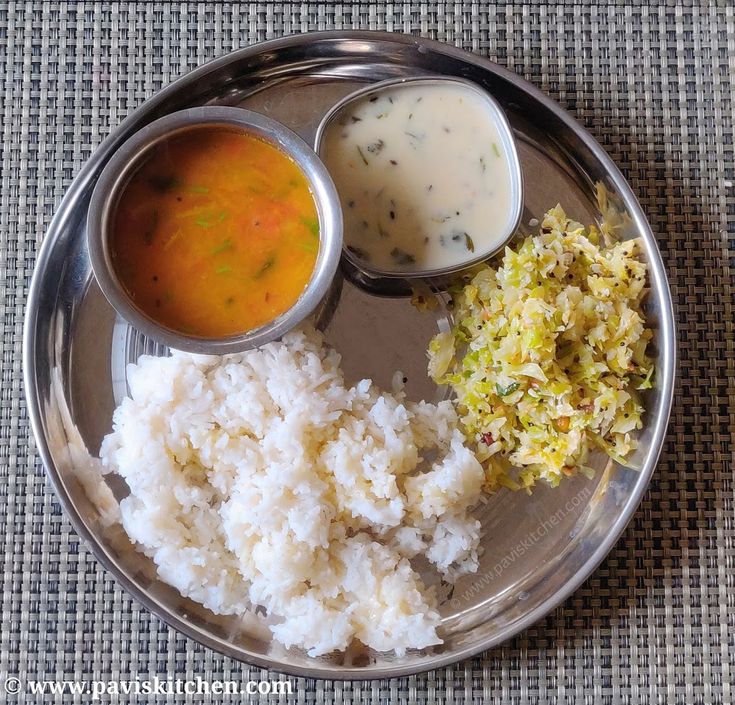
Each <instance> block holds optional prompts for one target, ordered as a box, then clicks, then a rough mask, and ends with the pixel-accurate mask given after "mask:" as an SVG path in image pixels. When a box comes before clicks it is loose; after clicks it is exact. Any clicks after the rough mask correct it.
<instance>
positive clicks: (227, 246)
mask: <svg viewBox="0 0 735 705" xmlns="http://www.w3.org/2000/svg"><path fill="white" fill-rule="evenodd" d="M231 249H232V240H230V239H229V238H227V240H225V241H224V242H223V243H222V244H221V245H217V247H215V248H214V249H213V250H212V254H213V255H218V254H220V253H221V252H227V250H231Z"/></svg>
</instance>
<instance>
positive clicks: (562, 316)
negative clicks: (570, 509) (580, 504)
mask: <svg viewBox="0 0 735 705" xmlns="http://www.w3.org/2000/svg"><path fill="white" fill-rule="evenodd" d="M639 250H640V244H639V242H638V241H637V240H628V241H625V242H618V243H613V242H610V241H609V238H608V236H607V234H603V233H601V232H600V230H598V228H597V227H595V226H590V227H589V228H587V229H585V228H584V227H583V226H582V225H581V224H580V223H576V222H574V221H571V220H569V219H568V218H567V216H566V214H565V213H564V211H563V210H562V208H561V207H560V206H557V207H556V208H553V209H552V210H550V211H549V212H548V213H547V214H546V216H545V217H544V220H543V222H542V223H541V227H540V233H539V235H536V236H533V237H528V238H526V239H525V240H524V241H523V242H522V243H521V244H520V245H519V246H517V247H516V248H514V249H511V248H506V250H505V252H504V254H503V255H502V258H500V257H499V258H497V259H496V260H495V261H494V262H493V263H491V264H490V265H481V266H480V267H479V268H476V269H474V270H473V271H472V273H471V275H470V276H471V279H468V278H467V277H465V279H464V281H463V282H461V283H459V284H458V285H457V286H455V287H453V288H452V289H450V293H451V295H452V302H453V306H454V326H453V328H452V330H451V332H449V333H440V334H439V335H437V336H435V337H434V338H433V339H432V341H431V342H430V344H429V374H430V375H431V377H432V378H433V379H434V380H435V381H436V382H437V383H440V384H448V385H450V386H451V387H452V389H453V390H454V392H455V394H456V397H457V405H458V409H459V412H460V417H461V421H462V425H463V428H464V432H465V435H466V436H467V439H468V441H469V442H474V444H475V448H476V454H477V457H478V459H479V460H480V461H481V462H482V463H483V466H484V467H485V472H486V479H487V481H486V486H487V489H488V490H491V491H492V490H494V489H497V488H498V487H499V486H506V487H511V488H512V489H519V488H530V487H532V486H533V485H534V484H535V482H536V481H537V480H539V479H543V480H545V481H547V482H548V483H550V484H551V485H552V486H556V485H557V484H558V483H559V482H560V480H561V479H562V478H563V477H564V476H568V475H573V474H575V473H576V472H583V473H585V474H587V475H588V474H589V473H590V469H589V467H588V466H587V461H588V455H589V452H590V450H591V449H594V448H600V449H602V450H604V451H605V452H606V453H607V454H608V455H609V456H610V457H612V458H613V459H615V460H616V461H623V459H624V458H625V457H626V456H628V455H629V454H630V452H631V451H632V450H633V449H634V448H635V447H636V444H637V441H636V437H635V432H636V431H637V430H639V429H640V428H641V427H642V422H641V415H642V414H643V406H642V403H641V400H640V397H639V393H638V390H641V389H647V388H650V387H651V386H652V383H653V382H652V376H653V362H652V361H651V359H649V357H648V356H647V355H646V347H647V345H648V342H649V341H650V340H651V338H652V333H651V331H650V330H649V329H648V328H647V327H646V325H645V319H644V315H643V312H642V310H641V302H642V300H643V298H644V296H645V294H646V265H645V263H644V262H642V261H640V260H639V259H638V255H639ZM513 468H515V469H516V470H515V471H513Z"/></svg>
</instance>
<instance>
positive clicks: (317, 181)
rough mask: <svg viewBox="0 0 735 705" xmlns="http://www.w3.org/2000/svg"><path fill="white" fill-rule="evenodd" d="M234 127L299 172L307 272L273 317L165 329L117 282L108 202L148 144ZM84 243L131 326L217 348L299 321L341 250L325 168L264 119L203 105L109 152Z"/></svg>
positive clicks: (327, 281) (198, 347)
mask: <svg viewBox="0 0 735 705" xmlns="http://www.w3.org/2000/svg"><path fill="white" fill-rule="evenodd" d="M213 126H214V127H228V128H237V129H240V130H243V131H244V132H247V133H249V134H252V135H254V136H256V137H259V138H260V139H263V140H265V141H266V142H269V143H270V144H272V145H273V146H274V147H276V148H277V149H279V150H280V151H281V152H283V153H284V154H286V155H287V156H288V157H290V158H291V159H293V161H294V162H295V163H296V164H297V165H298V167H299V168H300V169H301V171H302V172H303V173H304V175H305V176H306V179H307V181H308V183H309V187H310V189H311V192H312V195H313V196H314V201H315V203H316V208H317V214H318V218H319V252H318V253H317V258H316V262H315V264H314V271H313V272H312V275H311V279H310V280H309V282H308V284H307V285H306V288H305V289H304V291H303V292H302V294H301V296H300V297H299V298H298V300H297V301H296V303H294V305H293V306H292V307H291V308H290V309H288V310H287V311H285V312H284V313H282V314H281V315H280V316H278V317H277V318H275V319H274V320H272V321H270V322H268V323H266V324H264V325H262V326H259V327H257V328H254V329H252V330H250V331H246V332H243V333H240V334H237V335H232V336H228V337H216V338H215V337H212V338H209V337H201V336H193V335H186V334H184V333H181V332H179V331H176V330H172V329H170V328H168V327H166V326H164V325H162V324H161V323H159V322H158V321H156V320H155V319H153V318H151V317H150V316H148V315H147V314H146V313H144V312H143V311H142V310H141V309H139V308H138V307H137V306H136V305H135V303H134V302H133V300H132V299H131V298H130V296H129V295H128V293H127V291H126V290H125V288H124V287H123V285H122V283H121V282H120V280H119V278H118V276H117V273H116V271H115V267H114V265H113V263H112V258H111V252H110V234H111V231H112V223H113V217H114V214H115V209H116V207H117V204H118V202H119V200H120V196H121V194H122V193H123V191H124V189H125V188H126V186H127V184H128V183H129V181H130V179H131V177H132V176H133V174H134V173H135V172H136V170H137V169H138V168H140V166H141V165H142V163H143V160H144V159H145V157H146V155H147V154H148V153H149V150H150V149H151V148H152V147H153V146H155V145H156V144H158V143H160V142H162V141H164V140H167V139H170V138H171V137H172V136H174V135H177V134H181V133H183V132H186V131H188V130H195V129H201V128H204V127H213ZM87 246H88V250H89V257H90V260H91V263H92V270H93V272H94V276H95V278H96V279H97V283H98V284H99V286H100V289H102V292H103V294H104V295H105V297H106V298H107V300H108V301H109V302H110V304H111V305H112V306H113V307H114V308H115V310H116V311H117V312H118V313H119V314H120V315H121V316H122V317H123V318H125V319H126V320H127V321H128V322H129V323H130V324H131V325H133V326H134V327H135V328H137V329H138V330H139V331H141V332H142V333H144V334H145V335H147V336H149V337H150V338H152V339H154V340H156V341H158V342H160V343H163V344H164V345H167V346H169V347H171V348H177V349H179V350H186V351H188V352H195V353H207V354H213V355H222V354H225V353H232V352H240V351H243V350H249V349H251V348H255V347H258V346H259V345H263V344H265V343H267V342H270V341H272V340H276V339H278V338H279V337H281V336H282V335H283V334H284V333H286V332H287V331H289V330H290V329H291V328H293V327H294V326H296V325H297V324H298V323H300V322H301V321H302V320H304V318H306V317H307V316H308V315H309V314H310V313H312V312H313V311H314V310H315V308H316V307H317V306H318V305H319V303H320V302H321V301H322V299H323V298H324V296H325V295H326V294H327V292H328V290H329V287H330V285H331V283H332V280H333V278H334V275H335V273H336V271H337V267H338V265H339V260H340V253H341V250H342V209H341V206H340V202H339V196H338V195H337V190H336V188H335V186H334V183H333V182H332V179H331V177H330V176H329V172H328V171H327V169H326V167H325V166H324V165H323V164H322V162H321V161H320V159H319V158H318V157H317V155H316V153H315V152H314V151H313V150H312V149H311V147H309V145H308V144H306V142H304V141H303V140H302V139H301V138H300V137H299V136H298V135H296V134H295V133H294V132H292V131H291V130H289V129H288V128H287V127H285V126H284V125H282V124H281V123H279V122H276V121H275V120H272V119H271V118H268V117H265V116H264V115H261V114H259V113H255V112H252V111H250V110H244V109H242V108H230V107H219V106H206V107H199V108H189V109H187V110H181V111H179V112H175V113H171V114H169V115H167V116H166V117H162V118H160V119H158V120H155V121H154V122H151V123H150V124H148V125H146V126H145V127H143V128H142V129H141V130H139V131H138V132H136V133H135V134H134V135H133V136H132V137H130V139H128V140H127V141H126V142H125V143H124V144H123V145H122V146H121V147H120V148H119V149H118V150H117V151H116V152H115V154H114V155H113V156H112V157H111V158H110V161H109V162H108V163H107V165H106V166H105V168H104V170H103V172H102V174H101V175H100V178H99V180H98V181H97V184H96V186H95V189H94V193H93V194H92V198H91V201H90V207H89V213H88V216H87Z"/></svg>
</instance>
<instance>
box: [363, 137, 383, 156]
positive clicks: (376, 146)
mask: <svg viewBox="0 0 735 705" xmlns="http://www.w3.org/2000/svg"><path fill="white" fill-rule="evenodd" d="M383 147H385V142H383V140H378V141H377V142H372V143H371V144H369V145H368V147H367V150H368V152H371V153H372V154H380V152H381V150H382V149H383Z"/></svg>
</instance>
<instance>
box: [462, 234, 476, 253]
mask: <svg viewBox="0 0 735 705" xmlns="http://www.w3.org/2000/svg"><path fill="white" fill-rule="evenodd" d="M464 244H465V247H466V248H467V249H468V250H469V251H470V252H474V251H475V243H474V242H473V241H472V238H471V237H470V236H469V235H468V234H467V233H465V234H464Z"/></svg>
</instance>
